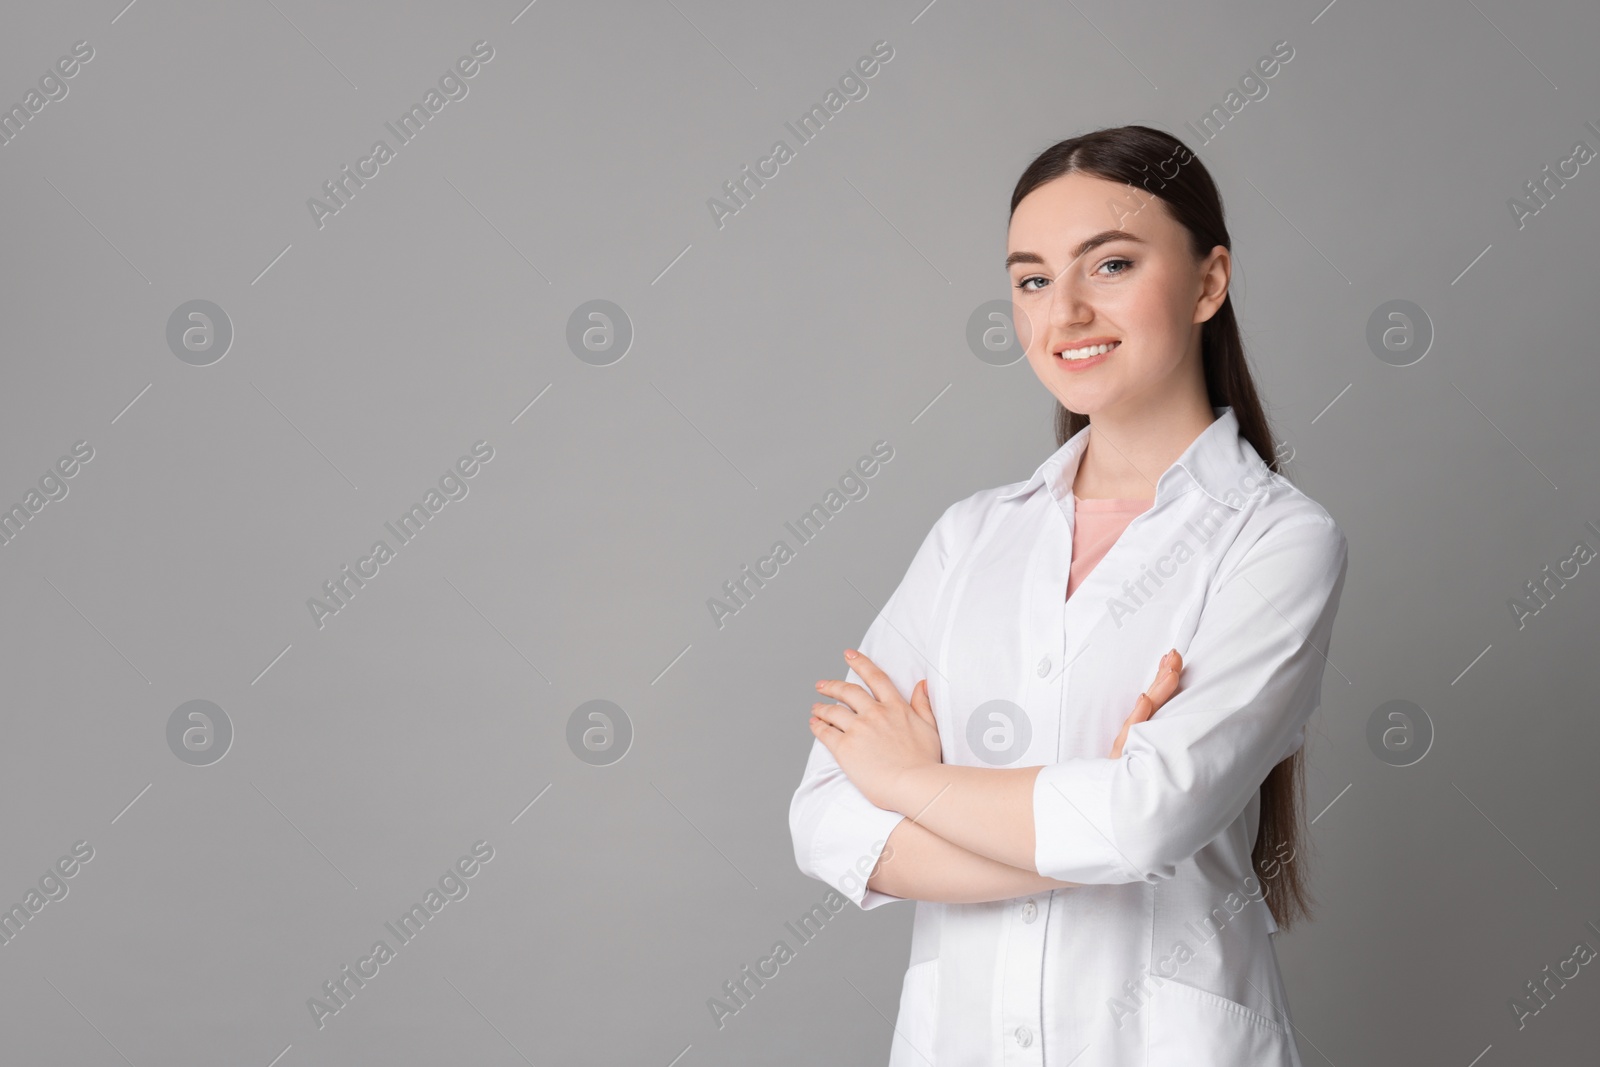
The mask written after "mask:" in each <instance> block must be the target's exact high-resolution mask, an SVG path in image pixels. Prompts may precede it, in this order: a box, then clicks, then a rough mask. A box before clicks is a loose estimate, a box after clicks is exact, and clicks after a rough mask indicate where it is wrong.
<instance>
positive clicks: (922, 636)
mask: <svg viewBox="0 0 1600 1067" xmlns="http://www.w3.org/2000/svg"><path fill="white" fill-rule="evenodd" d="M958 507H959V505H951V507H949V508H947V509H946V510H945V512H944V514H943V515H942V516H940V518H939V520H938V521H937V522H935V523H934V525H933V529H931V530H930V531H929V532H928V535H927V536H926V537H925V538H924V539H923V541H922V546H921V547H920V548H918V549H917V552H916V555H915V556H913V557H912V560H911V565H910V566H909V567H907V568H906V573H905V576H904V577H903V578H902V579H901V581H900V585H899V587H898V588H896V589H895V591H894V593H893V594H892V595H891V596H890V597H889V599H888V601H887V602H886V603H885V604H884V606H883V610H882V611H880V612H879V613H878V616H877V617H876V618H875V619H873V621H872V624H871V625H870V626H868V627H867V633H866V636H865V637H863V638H862V639H861V642H860V644H858V645H856V646H855V647H856V648H858V649H860V650H861V652H862V653H864V654H865V655H866V657H867V658H868V659H870V660H872V662H873V663H876V664H877V665H878V666H879V667H880V668H882V669H883V671H884V673H886V674H887V675H888V676H889V679H890V680H891V681H892V682H893V683H894V687H895V688H896V689H897V690H899V692H900V695H901V696H902V697H905V698H906V699H908V700H909V699H910V697H911V690H912V688H913V687H914V686H915V685H916V684H917V682H919V681H921V680H922V679H924V678H930V677H932V675H933V673H934V667H933V661H932V659H931V658H930V657H929V656H928V655H927V651H928V650H927V634H928V624H929V620H930V619H931V617H932V615H933V609H934V606H935V605H936V604H937V603H938V597H939V590H940V587H941V586H942V584H943V581H944V578H945V576H946V575H947V573H948V570H949V567H948V564H949V562H950V555H951V551H952V548H953V546H954V545H955V543H956V540H957V538H958V536H959V535H958V533H957V531H956V529H955V525H956V522H957V514H958V511H957V509H958ZM845 681H847V682H851V683H854V684H855V685H859V686H861V687H862V688H863V689H868V690H869V691H870V687H869V686H868V685H867V684H866V683H865V682H864V681H862V680H861V677H860V676H859V675H857V674H856V672H855V671H854V670H847V671H846V673H845ZM903 818H905V816H904V815H901V814H900V813H899V812H895V811H887V810H885V809H883V808H880V807H878V806H877V805H875V804H873V803H872V802H871V801H870V800H868V799H867V798H866V796H865V795H863V794H862V792H861V790H860V789H858V788H857V787H856V785H855V783H854V782H852V781H851V780H850V779H849V777H848V776H847V775H846V774H845V773H844V771H843V770H842V769H841V768H840V767H839V763H838V761H837V760H835V759H834V758H833V753H831V752H829V751H828V749H827V747H826V746H825V745H823V743H822V742H821V741H818V740H815V739H813V740H812V742H811V755H810V757H809V758H808V759H807V761H806V769H805V774H804V775H803V776H802V778H801V781H800V786H799V788H798V789H796V790H795V793H794V798H793V799H792V800H791V801H790V803H789V833H790V836H791V837H792V838H793V841H794V857H795V862H796V863H797V864H798V865H799V867H800V870H802V871H803V872H805V873H806V874H808V875H810V876H811V877H812V878H816V879H819V880H821V881H823V882H826V883H827V884H828V885H831V886H833V887H834V888H835V889H837V890H838V891H839V892H840V893H841V894H842V895H843V896H845V897H846V898H848V899H849V900H850V901H852V902H853V903H855V904H856V905H857V906H858V907H860V908H861V909H862V910H864V911H870V910H871V909H873V908H875V907H878V906H880V905H883V904H888V903H890V902H892V901H897V900H903V899H905V898H904V897H897V896H892V895H890V894H888V893H880V892H878V891H877V890H875V889H868V888H867V878H868V877H869V876H870V875H871V874H872V869H873V867H874V866H875V865H876V863H877V858H878V854H879V853H880V852H882V851H883V848H884V844H885V842H887V841H888V839H889V834H890V832H891V831H893V830H894V828H895V827H896V826H898V825H899V824H900V820H901V819H903Z"/></svg>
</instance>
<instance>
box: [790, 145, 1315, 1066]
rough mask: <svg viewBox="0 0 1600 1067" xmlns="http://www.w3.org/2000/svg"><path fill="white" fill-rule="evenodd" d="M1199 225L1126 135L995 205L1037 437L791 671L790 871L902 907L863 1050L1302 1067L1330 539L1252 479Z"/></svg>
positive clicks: (1202, 206)
mask: <svg viewBox="0 0 1600 1067" xmlns="http://www.w3.org/2000/svg"><path fill="white" fill-rule="evenodd" d="M1230 244H1231V241H1230V238H1229V236H1228V231H1227V228H1226V226H1225V225H1224V223H1223V212H1222V205H1221V202H1220V199H1219V197H1218V194H1217V190H1216V187H1215V186H1214V185H1213V183H1212V181H1211V178H1210V176H1209V174H1208V173H1207V172H1206V169H1205V167H1204V166H1203V165H1202V164H1201V163H1200V161H1199V160H1198V159H1196V158H1194V157H1193V156H1192V155H1190V154H1189V152H1188V151H1187V150H1186V149H1185V147H1184V146H1183V144H1182V143H1181V142H1179V141H1177V140H1176V139H1175V138H1173V137H1171V136H1169V135H1167V134H1165V133H1162V132H1160V131H1158V130H1154V129H1150V128H1147V127H1143V126H1125V127H1121V128H1116V129H1107V130H1100V131H1096V132H1094V133H1089V134H1086V135H1084V136H1081V137H1075V138H1072V139H1070V140H1067V141H1062V142H1061V143H1059V144H1057V145H1055V146H1053V147H1052V148H1050V149H1049V150H1047V151H1046V152H1044V153H1043V154H1042V155H1040V156H1039V158H1038V159H1036V160H1034V162H1033V163H1032V164H1031V165H1030V166H1029V167H1028V169H1027V170H1026V171H1025V172H1024V173H1023V175H1022V177H1021V179H1020V180H1019V181H1018V183H1017V186H1016V189H1015V191H1014V192H1013V193H1012V198H1011V221H1010V227H1009V232H1008V237H1007V253H1008V254H1007V258H1006V265H1007V269H1008V271H1009V273H1010V276H1011V284H1012V287H1013V289H1012V293H1013V296H1012V300H1013V308H1014V313H1015V314H1014V320H1015V322H1016V324H1017V328H1018V334H1019V338H1020V340H1021V341H1022V343H1023V344H1024V345H1025V346H1026V352H1027V358H1028V363H1029V365H1030V366H1031V367H1032V368H1033V371H1034V373H1035V374H1036V375H1037V376H1038V378H1039V380H1040V381H1041V382H1042V383H1043V384H1044V386H1045V388H1046V389H1048V390H1049V391H1050V393H1051V395H1053V396H1054V397H1055V398H1056V400H1057V401H1058V402H1059V407H1058V410H1057V413H1056V414H1057V422H1056V440H1057V444H1058V448H1057V450H1056V452H1055V453H1054V454H1053V455H1051V456H1050V457H1049V458H1048V459H1046V460H1045V461H1044V462H1043V463H1041V464H1040V465H1039V467H1038V469H1036V470H1035V471H1034V472H1033V475H1032V476H1031V477H1029V478H1028V479H1026V480H1025V481H1022V482H1013V483H1011V484H1009V485H1003V486H1000V487H998V488H994V489H986V490H982V491H980V492H977V493H975V494H973V495H972V496H970V497H968V498H966V499H965V500H962V501H959V502H957V503H955V504H953V505H951V506H950V507H949V508H948V509H947V510H946V511H945V512H944V514H943V515H942V516H941V517H940V519H939V521H938V522H937V523H935V524H934V527H933V529H932V531H931V532H930V533H929V534H928V535H927V538H926V539H925V540H924V541H923V543H922V546H921V548H920V549H919V550H918V551H917V553H916V555H915V557H914V558H913V559H912V561H911V564H910V567H909V568H908V570H907V572H906V575H905V578H904V579H903V580H902V582H901V584H900V586H899V587H898V588H897V589H896V590H895V592H894V594H893V595H892V596H891V597H890V598H889V601H888V602H887V603H886V604H885V606H884V608H883V611H882V612H881V613H880V614H879V615H878V617H877V619H875V620H874V622H873V623H872V625H871V627H870V628H869V629H868V630H867V634H866V636H865V638H863V640H862V642H861V649H860V651H859V652H855V651H853V650H852V651H847V652H846V657H847V663H848V664H849V666H850V668H851V669H850V670H849V671H848V673H847V675H846V677H845V679H844V680H843V681H839V680H828V681H823V682H819V683H818V684H817V688H818V690H819V691H820V693H821V694H822V695H823V696H824V698H826V699H825V701H824V702H822V703H818V704H816V705H814V706H813V709H812V719H811V731H812V733H813V735H815V737H816V744H814V745H813V746H812V751H811V757H810V760H809V762H808V764H807V766H806V771H805V776H804V779H803V780H802V782H801V784H800V787H799V788H798V789H797V790H796V792H795V795H794V800H793V803H792V805H791V808H790V829H791V832H792V834H793V837H794V846H795V856H796V860H797V861H798V863H799V865H800V868H801V870H803V871H805V872H806V873H807V874H810V875H812V876H813V877H816V878H819V879H822V880H823V881H825V882H827V883H829V884H830V885H832V886H834V887H835V888H836V889H837V890H838V891H839V892H840V893H842V894H844V895H845V896H846V897H848V898H849V899H850V900H852V901H854V902H855V903H856V904H857V905H858V906H860V907H861V908H863V909H868V910H870V909H872V908H875V907H879V906H881V905H883V904H886V903H889V902H891V901H895V900H908V899H909V900H916V901H917V905H916V918H915V923H914V926H913V936H912V948H911V959H910V966H909V968H908V969H907V971H906V975H905V982H904V987H903V990H902V993H901V999H900V1011H899V1019H898V1022H897V1024H896V1027H895V1034H894V1037H893V1041H892V1047H891V1052H890V1065H891V1067H909V1065H926V1064H935V1065H938V1067H968V1065H972V1067H976V1065H980V1064H1001V1063H1004V1064H1023V1063H1027V1064H1036V1065H1040V1067H1058V1065H1059V1067H1066V1065H1067V1064H1072V1065H1074V1067H1099V1065H1116V1067H1129V1065H1148V1067H1164V1065H1169V1064H1170V1065H1176V1064H1182V1065H1184V1067H1207V1065H1218V1067H1221V1065H1227V1067H1243V1065H1251V1067H1299V1065H1300V1058H1299V1053H1298V1050H1297V1049H1296V1046H1295V1040H1294V1037H1293V1032H1294V1029H1293V1024H1292V1022H1291V1017H1290V1013H1289V1006H1288V1003H1287V1000H1286V996H1285V991H1284V987H1283V983H1282V980H1281V978H1280V975H1279V970H1278V964H1277V957H1276V954H1275V952H1274V948H1273V942H1272V940H1271V935H1272V934H1273V933H1274V932H1275V931H1276V930H1277V929H1278V928H1279V927H1280V926H1283V927H1287V926H1288V925H1289V924H1290V923H1291V921H1292V920H1293V919H1294V918H1295V917H1296V916H1298V915H1302V914H1305V913H1306V912H1307V893H1306V890H1305V883H1304V880H1303V875H1302V870H1301V868H1302V865H1303V860H1301V858H1300V857H1299V851H1300V844H1301V836H1300V828H1299V818H1300V807H1301V800H1302V792H1303V785H1302V783H1301V775H1300V772H1301V764H1302V759H1303V756H1302V754H1301V751H1300V749H1301V745H1302V744H1303V741H1304V738H1305V732H1304V731H1305V724H1306V722H1307V720H1308V719H1309V717H1310V715H1311V713H1312V712H1313V711H1314V710H1315V709H1316V707H1317V706H1318V704H1319V702H1320V693H1321V686H1322V676H1323V671H1324V667H1325V666H1326V665H1327V662H1328V661H1327V658H1326V656H1327V649H1328V643H1329V638H1330V633H1331V630H1332V627H1333V621H1334V614H1335V612H1336V611H1337V608H1338V602H1339V595H1340V592H1341V590H1342V588H1343V585H1344V576H1345V562H1346V549H1345V539H1344V535H1343V533H1342V532H1341V531H1340V529H1339V527H1338V526H1337V525H1336V524H1335V523H1334V521H1333V519H1332V518H1330V517H1329V515H1328V513H1327V512H1326V511H1325V510H1324V509H1323V508H1322V507H1321V506H1320V505H1318V504H1317V503H1316V502H1315V501H1313V500H1312V499H1311V498H1310V497H1308V496H1306V495H1305V494H1304V493H1303V492H1301V491H1300V490H1299V489H1297V488H1296V487H1294V486H1293V485H1291V484H1290V483H1289V482H1288V481H1287V480H1285V479H1284V478H1283V477H1282V476H1281V475H1279V474H1278V472H1277V468H1278V464H1277V460H1276V457H1275V455H1274V454H1273V449H1272V447H1271V446H1272V438H1271V435H1270V433H1269V430H1268V427H1267V421H1266V418H1265V416H1264V415H1263V413H1262V409H1261V404H1260V402H1259V401H1258V400H1257V398H1256V392H1255V388H1254V385H1253V384H1252V382H1251V378H1250V371H1249V368H1248V366H1247V365H1246V362H1245V356H1244V350H1243V347H1242V344H1241V341H1240V337H1239V330H1238V325H1237V323H1236V321H1235V318H1234V312H1233V306H1232V304H1231V303H1230V301H1229V298H1228V281H1229V277H1230V272H1231V264H1232V259H1231V254H1230V251H1229V247H1230ZM1102 557H1103V558H1102ZM1178 653H1181V658H1180V657H1179V655H1178ZM1153 665H1155V666H1157V670H1158V674H1157V681H1156V683H1155V684H1154V685H1153V686H1152V687H1151V689H1150V691H1149V693H1148V694H1147V695H1146V696H1143V697H1140V696H1138V692H1139V685H1140V683H1141V682H1142V681H1143V680H1145V679H1147V678H1149V676H1150V674H1149V672H1150V670H1151V668H1152V666H1153ZM1180 666H1181V671H1182V675H1181V683H1180V681H1179V675H1178V673H1177V671H1178V669H1179V668H1180ZM907 697H909V701H908V699H907ZM827 701H832V702H831V703H829V702H827ZM1130 705H1132V706H1133V707H1134V711H1133V713H1132V714H1131V715H1128V714H1127V709H1128V708H1129V707H1130ZM1156 711H1159V714H1152V713H1154V712H1156ZM1108 752H1109V753H1110V756H1111V758H1109V759H1108V758H1106V755H1107V753H1108Z"/></svg>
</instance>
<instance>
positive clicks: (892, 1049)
mask: <svg viewBox="0 0 1600 1067" xmlns="http://www.w3.org/2000/svg"><path fill="white" fill-rule="evenodd" d="M938 1005H939V960H938V957H935V958H933V959H931V960H924V961H923V962H921V963H917V964H913V965H912V966H910V967H908V968H906V977H905V983H904V985H902V986H901V988H900V1011H899V1014H898V1016H897V1017H896V1018H895V1021H894V1040H893V1041H892V1042H891V1043H890V1045H889V1067H930V1065H933V1064H937V1063H938V1056H937V1054H936V1053H935V1050H934V1042H935V1040H936V1039H937V1037H938V1028H937V1023H938V1018H939V1013H938Z"/></svg>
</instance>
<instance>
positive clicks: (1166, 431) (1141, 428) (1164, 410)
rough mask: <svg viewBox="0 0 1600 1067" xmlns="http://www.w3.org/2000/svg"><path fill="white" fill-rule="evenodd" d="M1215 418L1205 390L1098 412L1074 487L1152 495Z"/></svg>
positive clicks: (1087, 492)
mask: <svg viewBox="0 0 1600 1067" xmlns="http://www.w3.org/2000/svg"><path fill="white" fill-rule="evenodd" d="M1214 421H1216V415H1215V414H1213V412H1212V410H1211V404H1210V402H1209V401H1208V400H1207V398H1206V395H1205V392H1204V390H1201V391H1199V392H1198V393H1196V392H1192V391H1185V393H1184V394H1183V395H1182V396H1179V397H1176V398H1174V399H1173V400H1172V401H1171V402H1168V403H1165V404H1161V405H1158V406H1146V407H1144V408H1141V409H1139V410H1136V411H1106V412H1100V413H1097V414H1095V415H1093V416H1091V418H1090V422H1089V439H1088V444H1087V445H1086V446H1085V448H1084V452H1083V456H1082V458H1081V459H1080V460H1079V463H1078V472H1077V474H1076V476H1075V477H1074V478H1073V482H1072V491H1073V492H1074V493H1076V494H1077V495H1078V496H1080V497H1084V498H1087V499H1095V498H1107V497H1115V498H1127V499H1137V500H1154V499H1155V495H1156V480H1157V479H1158V478H1160V477H1161V475H1162V474H1164V473H1166V471H1167V469H1168V468H1169V467H1171V466H1172V465H1173V463H1175V462H1177V459H1178V457H1179V456H1181V455H1183V453H1184V451H1185V450H1186V449H1188V447H1189V446H1190V445H1191V444H1193V443H1194V440H1195V438H1197V437H1199V436H1200V434H1201V433H1202V432H1203V431H1204V430H1205V428H1206V427H1208V426H1210V425H1211V424H1212V422H1214Z"/></svg>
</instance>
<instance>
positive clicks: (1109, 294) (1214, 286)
mask: <svg viewBox="0 0 1600 1067" xmlns="http://www.w3.org/2000/svg"><path fill="white" fill-rule="evenodd" d="M1006 257H1007V258H1006V269H1007V271H1008V272H1009V273H1010V276H1011V286H1012V288H1011V301H1012V311H1013V320H1014V322H1015V323H1016V328H1017V334H1018V338H1019V340H1020V341H1021V342H1022V343H1023V344H1024V345H1025V346H1026V351H1027V354H1028V363H1029V364H1030V365H1031V366H1032V367H1033V372H1034V374H1036V375H1038V377H1039V380H1040V381H1041V382H1043V383H1044V386H1045V388H1047V389H1049V390H1050V392H1051V393H1052V394H1054V396H1055V397H1056V399H1057V400H1059V401H1061V403H1062V404H1063V405H1064V406H1066V407H1067V408H1068V409H1069V410H1071V411H1076V412H1081V413H1083V414H1085V415H1090V416H1093V415H1095V414H1096V413H1101V412H1111V411H1122V412H1131V411H1137V410H1140V409H1143V408H1145V407H1146V406H1147V405H1153V406H1157V407H1159V406H1160V405H1161V404H1162V403H1163V402H1164V401H1166V400H1170V399H1172V398H1173V397H1175V396H1177V395H1178V394H1179V393H1180V392H1181V391H1182V390H1185V389H1191V388H1193V387H1194V383H1195V382H1196V381H1200V382H1201V383H1202V385H1201V388H1204V386H1203V380H1204V379H1203V377H1201V376H1200V374H1199V366H1200V324H1202V323H1204V322H1205V321H1206V320H1207V319H1209V318H1210V317H1211V316H1212V315H1213V314H1215V313H1216V311H1217V308H1219V307H1221V306H1222V301H1223V298H1224V297H1225V296H1226V293H1227V285H1228V273H1229V268H1230V261H1229V257H1228V250H1227V249H1225V248H1223V247H1222V246H1221V245H1218V246H1217V247H1216V248H1214V249H1212V250H1211V252H1210V253H1209V254H1208V255H1207V256H1206V257H1205V258H1204V259H1203V260H1196V259H1195V258H1194V256H1193V254H1192V253H1191V251H1190V248H1189V232H1188V231H1187V230H1185V229H1184V228H1183V226H1181V225H1180V224H1179V223H1178V222H1177V221H1176V220H1174V219H1173V217H1172V216H1171V215H1170V214H1169V213H1168V211H1167V207H1166V204H1165V203H1164V202H1163V201H1161V200H1159V199H1157V198H1156V197H1153V196H1151V195H1150V194H1149V193H1147V192H1145V191H1144V190H1142V189H1136V188H1134V187H1132V186H1129V185H1124V184H1123V183H1121V182H1113V181H1107V180H1105V179H1104V178H1097V177H1093V176H1091V175H1088V174H1083V173H1081V172H1074V173H1069V174H1064V175H1062V176H1061V177H1059V178H1056V179H1055V180H1053V181H1049V182H1046V183H1045V184H1044V185H1041V186H1039V187H1038V188H1037V189H1035V190H1034V191H1033V192H1031V193H1029V194H1028V195H1027V196H1025V197H1024V198H1023V199H1022V202H1021V203H1020V204H1018V205H1017V210H1016V211H1015V212H1014V213H1013V214H1012V216H1011V226H1010V229H1009V232H1008V235H1007V241H1006ZM1112 342H1116V344H1115V347H1114V348H1112V349H1111V350H1110V351H1109V352H1107V353H1106V354H1104V355H1099V356H1090V357H1088V358H1087V359H1083V360H1070V359H1067V358H1064V357H1063V356H1062V355H1061V354H1060V353H1061V352H1062V351H1063V350H1064V349H1065V350H1069V351H1068V354H1069V355H1076V354H1079V353H1074V352H1071V351H1070V350H1071V349H1075V348H1082V347H1083V346H1085V345H1092V344H1097V343H1112Z"/></svg>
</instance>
